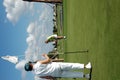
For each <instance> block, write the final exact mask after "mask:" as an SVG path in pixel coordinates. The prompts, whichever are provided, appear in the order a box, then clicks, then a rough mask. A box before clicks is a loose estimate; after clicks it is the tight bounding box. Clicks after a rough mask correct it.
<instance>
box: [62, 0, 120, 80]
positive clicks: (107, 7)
mask: <svg viewBox="0 0 120 80" xmlns="http://www.w3.org/2000/svg"><path fill="white" fill-rule="evenodd" d="M119 4H120V0H64V2H63V8H64V29H63V31H64V32H63V34H64V35H66V36H67V40H64V46H63V47H64V51H65V52H69V51H79V50H85V49H88V50H89V52H88V53H73V54H64V56H62V57H64V59H65V61H66V62H81V63H87V62H88V61H91V62H92V66H93V72H92V80H120V76H119V74H120V68H119V66H120V64H119V61H120V59H119V56H120V36H119V34H120V22H119V21H120V5H119ZM62 80H72V79H62ZM78 80H85V79H78Z"/></svg>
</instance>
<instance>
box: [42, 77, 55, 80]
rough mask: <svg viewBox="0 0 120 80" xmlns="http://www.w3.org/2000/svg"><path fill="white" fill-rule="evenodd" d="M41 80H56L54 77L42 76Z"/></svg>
mask: <svg viewBox="0 0 120 80" xmlns="http://www.w3.org/2000/svg"><path fill="white" fill-rule="evenodd" d="M40 78H44V79H50V80H53V79H54V77H52V76H42V77H40Z"/></svg>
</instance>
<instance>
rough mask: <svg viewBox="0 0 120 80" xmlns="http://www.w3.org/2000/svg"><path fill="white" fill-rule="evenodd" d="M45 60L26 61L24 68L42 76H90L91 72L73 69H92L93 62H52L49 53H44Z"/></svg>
mask: <svg viewBox="0 0 120 80" xmlns="http://www.w3.org/2000/svg"><path fill="white" fill-rule="evenodd" d="M43 56H44V57H45V58H46V59H45V60H41V61H37V62H36V63H26V64H25V66H24V68H25V70H26V71H34V73H35V74H36V75H37V76H39V77H40V78H46V79H48V78H52V77H64V78H84V77H85V78H89V77H90V76H89V74H84V73H83V72H75V71H71V70H78V69H84V68H87V69H91V63H90V62H89V63H88V64H87V65H84V64H80V63H65V62H51V59H50V58H49V57H48V56H47V54H43Z"/></svg>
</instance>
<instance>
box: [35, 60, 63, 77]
mask: <svg viewBox="0 0 120 80" xmlns="http://www.w3.org/2000/svg"><path fill="white" fill-rule="evenodd" d="M33 70H34V72H35V74H36V75H38V76H41V77H42V76H53V77H59V75H60V74H61V69H60V66H59V63H58V62H57V63H56V62H51V63H48V64H41V63H40V62H37V63H36V64H34V65H33Z"/></svg>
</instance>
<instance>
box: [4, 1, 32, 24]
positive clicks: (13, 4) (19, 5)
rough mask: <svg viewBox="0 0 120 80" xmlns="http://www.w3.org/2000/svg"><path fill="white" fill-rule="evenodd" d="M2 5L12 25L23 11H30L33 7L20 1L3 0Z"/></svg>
mask: <svg viewBox="0 0 120 80" xmlns="http://www.w3.org/2000/svg"><path fill="white" fill-rule="evenodd" d="M3 5H4V6H5V8H6V10H5V11H6V13H7V15H6V17H7V18H8V20H9V21H11V22H12V23H16V22H17V21H18V19H19V17H20V16H21V15H22V14H24V12H25V11H28V10H31V9H32V6H33V4H31V3H29V2H24V1H22V0H4V2H3Z"/></svg>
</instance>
